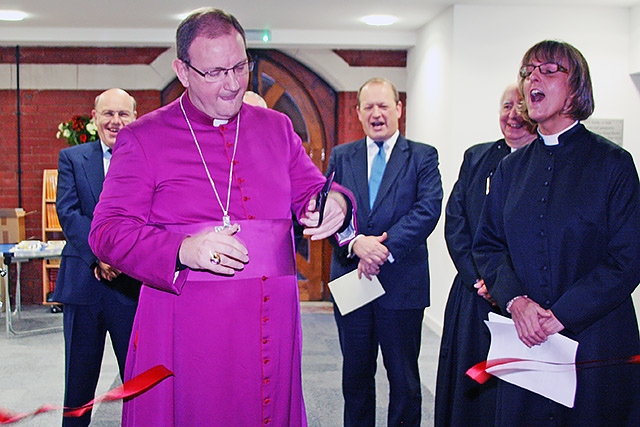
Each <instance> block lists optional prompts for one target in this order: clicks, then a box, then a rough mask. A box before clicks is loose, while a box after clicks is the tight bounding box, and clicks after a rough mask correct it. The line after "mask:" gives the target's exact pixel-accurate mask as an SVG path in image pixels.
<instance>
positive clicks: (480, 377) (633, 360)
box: [466, 354, 640, 384]
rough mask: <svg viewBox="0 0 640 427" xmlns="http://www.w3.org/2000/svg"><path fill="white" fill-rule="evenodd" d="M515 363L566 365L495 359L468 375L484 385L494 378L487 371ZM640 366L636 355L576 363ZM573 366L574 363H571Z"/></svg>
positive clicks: (592, 366) (580, 366) (587, 366)
mask: <svg viewBox="0 0 640 427" xmlns="http://www.w3.org/2000/svg"><path fill="white" fill-rule="evenodd" d="M513 362H538V363H546V364H549V365H565V363H556V362H546V361H543V360H530V359H519V358H504V359H493V360H485V361H482V362H480V363H477V364H475V365H473V366H472V367H470V368H469V369H467V372H466V373H467V375H468V376H469V377H471V379H473V380H474V381H476V382H478V383H479V384H484V383H485V382H487V381H488V380H489V378H491V377H492V375H491V374H490V373H489V372H487V369H489V368H492V367H494V366H499V365H506V364H508V363H513ZM624 363H629V364H640V354H636V355H635V356H631V357H621V358H617V359H607V360H588V361H584V362H577V363H575V365H576V369H587V368H595V367H598V366H609V365H616V364H624ZM571 364H572V365H573V363H571Z"/></svg>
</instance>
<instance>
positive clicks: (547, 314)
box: [473, 40, 640, 427]
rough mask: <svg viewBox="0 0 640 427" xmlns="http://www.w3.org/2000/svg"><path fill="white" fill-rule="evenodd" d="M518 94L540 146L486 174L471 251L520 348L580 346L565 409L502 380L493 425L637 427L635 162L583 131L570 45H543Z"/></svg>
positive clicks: (577, 61)
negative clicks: (566, 341) (556, 337)
mask: <svg viewBox="0 0 640 427" xmlns="http://www.w3.org/2000/svg"><path fill="white" fill-rule="evenodd" d="M519 86H520V88H521V91H522V92H523V94H524V101H525V102H524V107H525V114H526V115H527V117H528V118H529V119H530V120H531V121H532V122H534V123H536V124H537V126H538V133H539V137H538V139H537V140H536V141H535V142H533V143H532V144H530V145H529V146H527V147H525V148H523V149H522V150H519V151H517V152H516V153H514V154H513V155H511V156H509V157H507V158H505V159H504V160H503V161H502V162H501V163H500V165H499V166H498V168H497V170H496V173H495V174H494V176H493V180H492V184H491V192H490V193H489V195H488V197H487V201H486V203H485V206H484V209H483V212H482V216H481V219H480V224H479V226H478V232H477V234H476V236H475V240H474V245H473V252H474V256H475V259H476V261H477V263H478V267H479V270H480V272H481V274H482V277H483V279H484V282H485V284H486V286H487V289H488V292H489V293H490V295H491V296H492V298H493V300H494V301H495V302H496V304H497V305H498V307H499V308H500V309H501V310H502V311H503V312H504V313H505V314H510V315H511V318H512V319H513V321H514V323H515V327H516V331H517V333H518V337H519V338H520V340H521V341H522V342H523V343H524V344H525V345H526V346H528V347H533V346H536V345H540V344H542V343H544V342H545V341H546V340H547V338H548V337H549V336H550V335H552V334H556V333H560V334H562V335H565V336H567V337H569V338H571V339H573V340H575V341H577V342H578V343H579V344H578V350H577V356H576V362H577V363H576V369H577V388H576V395H575V402H574V405H573V407H572V408H569V407H567V406H563V405H560V404H558V403H555V402H554V401H552V400H549V399H547V398H544V397H542V396H540V395H537V394H534V393H532V392H529V391H527V390H525V389H522V388H519V387H516V386H514V385H512V384H509V383H507V382H504V381H499V384H498V396H497V409H496V422H495V425H496V426H529V425H530V426H546V425H548V426H551V425H553V426H563V427H564V426H569V427H571V426H580V427H584V426H639V425H640V366H639V365H631V364H628V363H626V362H627V361H628V359H629V358H630V357H631V356H634V355H637V354H638V353H640V340H639V339H638V326H637V319H636V314H635V310H634V307H633V302H632V300H631V293H632V292H633V291H634V289H635V288H636V286H637V284H638V282H639V281H640V257H639V255H640V203H639V201H640V200H639V198H640V186H639V183H638V175H637V172H636V167H635V165H634V162H633V159H632V157H631V155H630V154H629V153H628V152H627V151H625V150H624V149H622V148H621V147H619V146H617V145H615V144H614V143H612V142H610V141H608V140H607V139H605V138H603V137H602V136H599V135H596V134H594V133H592V132H589V131H588V130H587V129H586V128H585V127H584V126H583V125H582V124H581V123H580V121H581V120H585V119H586V118H588V117H589V116H590V115H591V113H592V112H593V109H594V102H593V93H592V87H591V78H590V76H589V68H588V65H587V62H586V60H585V59H584V57H583V56H582V54H581V53H580V52H579V51H578V50H577V49H576V48H575V47H573V46H572V45H570V44H568V43H564V42H558V41H548V40H547V41H542V42H540V43H538V44H536V45H534V46H533V47H531V48H530V49H529V50H528V51H527V52H526V53H525V55H524V57H523V59H522V64H521V69H520V78H519Z"/></svg>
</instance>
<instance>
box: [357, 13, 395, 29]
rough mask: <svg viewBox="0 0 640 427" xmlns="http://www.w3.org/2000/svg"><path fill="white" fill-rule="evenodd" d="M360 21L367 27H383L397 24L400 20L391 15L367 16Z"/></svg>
mask: <svg viewBox="0 0 640 427" xmlns="http://www.w3.org/2000/svg"><path fill="white" fill-rule="evenodd" d="M360 20H361V21H362V22H364V23H365V24H367V25H374V26H376V27H382V26H386V25H392V24H395V22H396V21H397V20H398V18H396V17H395V16H391V15H369V16H365V17H364V18H361V19H360Z"/></svg>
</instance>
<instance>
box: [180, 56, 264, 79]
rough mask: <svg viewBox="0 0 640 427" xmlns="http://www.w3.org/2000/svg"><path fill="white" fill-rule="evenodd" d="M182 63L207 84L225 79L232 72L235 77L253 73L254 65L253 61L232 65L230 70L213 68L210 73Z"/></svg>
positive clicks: (188, 63) (186, 62) (187, 62)
mask: <svg viewBox="0 0 640 427" xmlns="http://www.w3.org/2000/svg"><path fill="white" fill-rule="evenodd" d="M182 62H184V63H185V64H187V67H189V68H191V69H192V70H193V71H195V72H196V73H198V74H200V75H201V76H202V77H204V81H205V82H208V83H215V82H219V81H221V80H222V79H224V78H225V77H227V74H229V72H230V71H233V74H235V75H236V76H244V75H247V74H248V73H249V72H250V71H253V66H254V64H255V62H253V61H243V62H241V63H239V64H236V65H234V66H233V67H231V68H214V69H213V70H210V71H200V70H198V69H197V68H196V67H194V66H193V65H191V63H190V62H189V61H182Z"/></svg>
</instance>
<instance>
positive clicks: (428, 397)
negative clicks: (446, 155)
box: [0, 303, 439, 427]
mask: <svg viewBox="0 0 640 427" xmlns="http://www.w3.org/2000/svg"><path fill="white" fill-rule="evenodd" d="M302 312H303V315H302V322H303V323H302V324H303V333H304V349H303V381H304V392H305V401H306V405H307V414H308V418H309V426H310V427H338V426H340V425H342V422H341V420H342V396H341V392H340V349H339V344H338V337H337V331H336V326H335V323H334V320H333V315H332V308H331V305H330V304H328V303H303V309H302ZM61 324H62V314H61V313H56V314H54V313H51V312H50V310H49V309H48V308H47V307H42V306H33V307H25V308H24V311H23V313H22V320H20V319H16V320H15V321H14V327H15V329H16V330H21V329H24V328H27V327H28V328H34V327H41V326H49V325H61ZM0 325H2V326H4V313H3V314H2V316H1V318H0ZM422 344H423V345H422V353H421V357H420V369H421V375H422V380H423V422H422V425H423V426H424V427H428V426H431V425H433V390H434V385H435V370H436V366H437V352H438V346H439V338H438V337H437V336H436V335H435V334H434V333H432V332H431V331H430V330H428V328H426V327H425V328H424V333H423V343H422ZM63 352H64V347H63V338H62V333H61V332H53V333H46V334H41V335H33V336H12V337H11V338H7V336H6V334H5V333H4V328H2V332H1V333H0V366H1V367H2V374H1V375H0V407H2V408H6V409H10V410H12V411H16V412H20V411H32V410H34V409H36V408H38V407H39V406H40V405H42V404H44V403H52V404H61V402H62V399H63V393H64V354H63ZM380 363H381V362H380ZM379 366H380V368H379V375H378V400H379V401H378V411H377V420H378V421H377V425H378V426H385V425H386V423H385V419H386V404H387V397H386V395H387V394H388V388H387V385H386V378H385V372H384V367H382V365H381V364H380V365H379ZM117 384H119V378H118V369H117V365H116V362H115V357H114V356H113V352H112V351H111V350H110V349H107V351H106V352H105V359H104V362H103V369H102V373H101V377H100V383H99V384H98V393H103V392H105V391H107V390H109V389H110V388H113V387H114V386H116V385H117ZM60 417H61V412H60V411H54V412H50V413H46V414H42V415H39V416H37V417H34V418H31V419H27V420H24V421H21V422H19V423H17V424H16V426H20V427H52V426H56V425H60ZM119 420H120V404H118V403H108V404H103V405H100V406H98V408H97V409H96V410H94V415H93V421H92V424H91V426H92V427H113V426H118V425H119Z"/></svg>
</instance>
